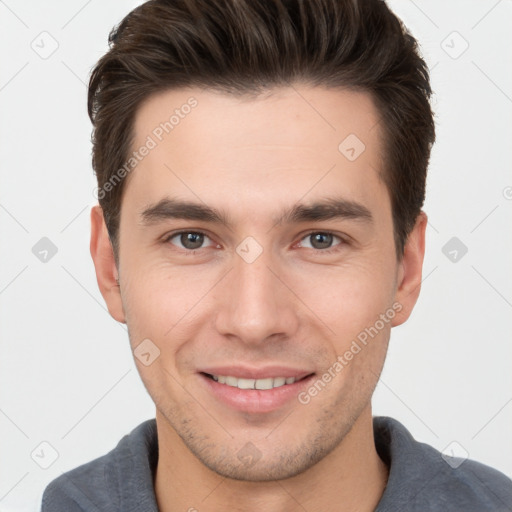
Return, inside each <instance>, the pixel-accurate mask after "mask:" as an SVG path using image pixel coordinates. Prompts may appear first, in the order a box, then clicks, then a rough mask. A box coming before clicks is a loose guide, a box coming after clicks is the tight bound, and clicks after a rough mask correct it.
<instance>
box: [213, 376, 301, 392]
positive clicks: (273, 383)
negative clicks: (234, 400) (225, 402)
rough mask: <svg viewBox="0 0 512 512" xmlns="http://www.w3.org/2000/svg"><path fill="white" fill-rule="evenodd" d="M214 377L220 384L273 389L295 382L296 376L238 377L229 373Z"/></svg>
mask: <svg viewBox="0 0 512 512" xmlns="http://www.w3.org/2000/svg"><path fill="white" fill-rule="evenodd" d="M212 377H213V380H215V381H217V382H218V383H219V384H226V385H228V386H232V387H234V388H239V389H272V388H279V387H281V386H284V385H285V384H293V383H294V382H295V377H273V378H272V377H269V378H266V379H238V378H236V377H232V376H229V375H212Z"/></svg>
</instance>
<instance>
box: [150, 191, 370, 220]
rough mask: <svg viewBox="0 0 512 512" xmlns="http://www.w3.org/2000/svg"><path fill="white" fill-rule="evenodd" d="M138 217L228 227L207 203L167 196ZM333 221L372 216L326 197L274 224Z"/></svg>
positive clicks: (361, 207) (224, 216)
mask: <svg viewBox="0 0 512 512" xmlns="http://www.w3.org/2000/svg"><path fill="white" fill-rule="evenodd" d="M140 216H141V224H142V225H145V226H149V225H153V224H157V223H159V222H161V221H164V220H167V219H185V220H196V221H203V222H211V223H214V224H221V225H223V226H226V227H228V228H230V227H231V222H230V219H229V216H228V215H227V214H226V212H224V211H222V210H217V209H215V208H212V207H210V206H207V205H206V204H201V203H194V202H191V201H184V200H179V199H173V198H169V197H165V198H163V199H161V200H160V201H158V202H157V203H155V204H152V205H149V206H148V207H146V208H145V209H144V210H143V211H142V212H141V213H140ZM332 219H350V220H357V221H363V222H366V223H372V222H373V216H372V213H371V212H370V210H369V209H368V208H367V207H366V206H364V205H362V204H360V203H357V202H354V201H350V200H347V199H343V198H325V199H322V200H318V201H316V202H314V203H312V204H296V205H294V206H293V207H292V208H289V209H284V210H283V211H282V212H281V213H280V215H279V216H278V217H276V218H274V219H273V221H274V225H280V224H293V223H300V222H305V221H314V222H318V221H323V220H332Z"/></svg>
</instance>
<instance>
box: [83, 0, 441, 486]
mask: <svg viewBox="0 0 512 512" xmlns="http://www.w3.org/2000/svg"><path fill="white" fill-rule="evenodd" d="M110 42H111V48H110V50H109V52H108V53H107V54H106V55H105V56H104V57H103V58H102V59H101V60H100V61H99V62H98V64H97V65H96V67H95V69H94V70H93V73H92V76H91V80H90V88H89V114H90V117H91V120H92V122H93V126H94V133H93V167H94V170H95V172H96V175H97V178H98V199H99V203H100V207H97V208H95V209H93V212H92V215H91V218H92V238H91V252H92V255H93V259H94V262H95V266H96V272H97V277H98V283H99V286H100V289H101V292H102V294H103V296H104V298H105V300H106V302H107V305H108V308H109V311H110V313H111V314H112V316H113V317H114V318H115V319H116V320H118V321H121V322H126V323H127V325H128V330H129V334H130V342H131V345H132V348H133V349H134V350H135V351H136V353H137V347H139V346H142V347H150V348H151V350H150V351H149V352H150V353H151V354H153V356H151V357H150V359H151V364H148V365H146V364H144V363H142V362H141V361H140V360H139V359H136V362H137V365H138V367H139V370H140V373H141V377H142V380H143V381H144V384H145V385H146V388H147V389H148V392H149V393H150V395H151V397H152V398H153V400H154V401H155V404H156V407H157V418H159V419H160V421H161V422H162V423H163V422H165V423H166V424H167V425H168V427H169V432H172V433H173V434H172V435H174V434H175V436H176V437H175V439H176V440H178V439H179V440H180V442H182V443H183V445H184V446H186V448H187V449H189V450H190V452H191V453H193V454H195V455H196V456H197V458H198V459H199V460H200V461H201V462H202V463H204V464H205V465H206V466H207V467H208V468H210V469H211V470H213V471H215V472H218V473H219V474H222V475H224V476H230V477H233V478H239V479H247V480H258V479H260V480H261V479H265V478H271V479H272V478H273V479H275V478H284V477H286V476H291V475H293V474H297V473H300V472H302V471H304V470H305V469H307V468H308V467H310V466H311V465H314V464H315V463H317V462H319V461H320V460H322V458H323V457H325V456H326V455H327V454H328V453H330V452H332V451H333V450H335V449H336V448H337V447H338V446H339V445H340V443H341V441H342V440H343V438H344V437H345V436H346V435H347V433H348V432H349V431H350V430H351V428H352V427H353V426H354V424H356V423H357V421H358V420H359V418H360V417H361V416H362V414H363V412H365V411H366V412H368V411H369V407H370V400H371V395H372V393H373V390H374V388H375V385H376V382H377V380H378V377H379V375H380V371H381V369H382V365H383V363H384V359H385V354H386V350H387V344H388V340H389V334H390V329H391V327H392V326H395V325H399V324H401V323H403V322H404V321H405V320H406V319H407V318H408V316H409V314H410V313H411V311H412V308H413V307H414V304H415V302H416V299H417V296H418V293H419V288H420V283H421V266H422V261H423V252H424V232H425V225H426V217H425V215H424V214H423V213H422V212H421V207H422V205H423V201H424V195H425V180H426V170H427V166H428V160H429V155H430V150H431V147H432V144H433V142H434V138H435V135H434V122H433V115H432V111H431V108H430V104H429V97H430V94H431V90H430V85H429V79H428V71H427V68H426V65H425V63H424V61H423V60H422V59H421V57H420V55H419V54H418V51H417V45H416V42H415V40H414V38H413V37H412V36H411V35H410V34H409V33H408V32H407V31H406V29H405V28H404V27H403V25H402V24H401V22H400V21H399V20H398V19H397V18H396V17H395V16H394V15H393V14H392V13H391V12H390V11H389V9H388V8H387V6H386V4H385V2H383V1H380V0H373V1H369V0H366V1H360V2H357V1H350V0H324V1H322V2H299V1H286V2H285V1H282V0H273V1H271V0H239V1H234V0H222V1H218V2H210V3H204V2H200V1H197V0H188V1H187V0H183V1H178V2H176V1H173V2H170V1H163V0H159V1H150V2H147V3H145V4H143V5H141V6H140V7H138V8H136V9H135V10H134V11H132V12H131V13H130V14H129V15H128V16H127V17H126V18H125V19H124V20H123V21H122V22H121V23H120V25H119V26H118V27H117V28H116V29H114V30H113V32H112V33H111V35H110ZM182 231H183V232H185V233H182ZM117 278H118V279H119V286H118V283H117V281H116V279H117ZM362 333H366V338H365V335H364V334H362ZM363 339H364V342H363ZM143 340H150V342H148V341H144V343H146V345H141V343H142V342H143ZM358 340H359V341H358ZM354 342H355V344H354ZM148 343H149V345H148ZM347 351H349V352H351V353H352V356H349V355H348V354H347ZM344 354H347V357H345V358H344V359H343V355H344ZM155 355H158V357H155ZM340 357H341V358H342V359H343V360H342V359H340ZM153 359H154V360H153ZM146 362H149V361H146ZM336 362H338V365H336ZM339 365H341V369H340V366H339ZM261 369H263V370H264V373H265V372H266V373H268V372H270V373H272V371H273V372H274V373H276V372H277V373H279V372H281V373H283V372H284V373H293V372H295V373H297V375H298V374H299V373H300V374H301V376H304V375H305V376H307V379H305V381H304V382H306V381H307V386H306V385H304V386H303V387H302V388H300V386H299V385H298V383H296V384H295V386H296V389H297V390H298V391H300V393H302V394H300V393H299V392H297V399H296V400H292V401H285V402H284V404H283V405H281V406H279V407H277V408H272V407H266V406H265V404H264V403H263V402H264V400H263V402H261V403H260V405H259V406H257V407H256V408H254V404H253V406H251V407H252V408H251V407H246V408H244V407H243V406H241V407H233V406H232V404H231V405H228V404H227V403H226V402H224V401H223V400H222V399H220V398H219V397H218V396H217V395H216V391H213V392H212V390H211V385H212V384H211V382H212V380H211V378H210V377H208V375H209V374H212V373H214V372H219V371H223V372H229V371H231V370H233V371H237V372H238V373H240V372H242V373H243V372H244V371H245V372H246V373H247V374H248V375H247V376H250V375H249V374H251V375H252V374H254V375H257V374H258V375H259V373H258V372H259V370H261ZM303 374H304V375H303ZM326 374H330V375H331V378H330V379H329V378H328V377H327V378H325V375H326ZM278 376H279V375H276V377H278ZM319 379H320V380H322V379H323V380H322V382H324V384H325V385H324V386H322V385H320V384H316V389H317V392H314V391H311V392H310V391H308V390H310V389H311V386H313V387H315V383H316V382H317V381H318V380H319ZM326 381H328V383H326ZM216 385H217V386H220V385H221V384H216ZM319 388H322V389H321V392H320V390H319ZM299 394H300V396H299ZM307 397H309V398H307ZM306 402H307V403H306ZM287 415H288V416H289V419H287V420H285V419H284V418H285V417H287ZM277 425H279V428H278V429H277V428H276V426H277ZM270 430H272V432H273V433H272V435H270V436H269V435H268V432H269V431H270ZM169 435H171V434H169ZM248 443H252V445H250V446H255V447H256V449H257V451H258V453H259V460H258V462H257V463H256V464H252V465H246V464H245V465H244V463H243V462H242V458H243V457H242V458H241V457H240V456H239V455H240V453H241V451H242V452H243V450H244V449H247V448H246V447H247V446H248ZM251 449H252V448H251Z"/></svg>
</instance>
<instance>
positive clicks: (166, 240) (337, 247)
mask: <svg viewBox="0 0 512 512" xmlns="http://www.w3.org/2000/svg"><path fill="white" fill-rule="evenodd" d="M185 233H187V234H188V233H193V234H196V235H204V236H205V237H207V238H210V237H209V236H208V235H207V234H206V233H205V232H204V231H192V230H182V231H176V232H174V233H170V234H169V235H168V236H166V237H165V238H164V240H163V243H169V242H170V241H171V240H172V239H173V238H175V237H176V236H178V235H182V234H185ZM315 234H322V235H332V236H333V237H334V238H337V239H339V240H340V243H339V244H337V245H335V246H333V247H331V248H329V249H315V248H313V250H314V251H315V252H318V253H322V254H332V253H334V252H337V251H339V250H340V246H344V245H348V243H349V242H348V241H347V240H346V239H345V238H343V237H341V236H339V235H336V234H335V233H333V232H332V231H318V230H316V231H315V230H314V231H309V232H308V233H306V234H305V235H303V236H302V238H301V239H300V241H302V240H304V239H305V238H307V237H308V236H311V235H315ZM210 240H211V238H210ZM201 249H206V247H200V248H199V249H179V250H181V251H183V252H186V253H188V254H195V253H196V251H200V250H201ZM307 249H309V247H307Z"/></svg>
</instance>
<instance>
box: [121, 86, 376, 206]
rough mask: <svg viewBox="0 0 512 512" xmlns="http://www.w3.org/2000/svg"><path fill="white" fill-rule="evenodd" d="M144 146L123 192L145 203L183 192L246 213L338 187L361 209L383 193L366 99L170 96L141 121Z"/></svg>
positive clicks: (142, 113)
mask: <svg viewBox="0 0 512 512" xmlns="http://www.w3.org/2000/svg"><path fill="white" fill-rule="evenodd" d="M144 146H146V147H149V148H150V149H149V150H147V151H144V153H145V156H144V157H143V158H140V161H138V162H137V165H136V168H135V171H134V172H132V173H131V174H130V175H129V176H128V182H127V184H126V185H125V187H127V188H128V189H130V190H131V192H130V193H131V194H132V195H134V197H133V199H135V200H136V201H137V200H139V202H144V201H146V202H148V201H155V200H157V199H159V197H162V196H163V195H164V193H168V192H174V193H175V194H174V195H176V192H177V193H178V195H182V196H188V197H189V198H192V197H193V196H194V195H195V196H196V197H195V199H198V198H209V199H215V197H222V198H223V199H224V200H226V196H228V195H229V197H230V201H232V204H235V203H238V205H239V206H241V205H243V200H244V198H245V199H249V196H251V198H252V199H253V200H254V201H255V203H256V202H257V204H258V205H259V206H260V207H263V206H265V205H266V204H267V203H268V205H270V204H271V203H272V201H274V203H275V201H277V200H279V198H283V192H286V195H287V196H288V197H289V198H290V201H293V199H294V198H295V199H296V200H298V199H299V198H300V197H301V196H304V195H305V194H310V195H315V194H320V195H321V194H322V193H324V194H325V193H326V192H328V191H332V189H333V187H335V188H336V187H337V188H339V187H341V189H342V190H341V191H342V192H343V193H345V194H346V195H348V196H350V198H354V197H355V196H358V197H357V199H358V201H363V202H364V200H365V199H367V200H372V199H373V200H374V199H375V197H373V196H375V194H377V193H378V194H382V186H383V183H382V182H381V180H380V179H379V173H380V172H381V170H382V158H381V154H382V151H381V135H380V126H379V115H378V111H377V109H376V107H375V105H374V103H373V100H372V98H371V96H370V95H369V94H367V93H364V92H357V91H348V90H340V89H324V88H318V87H304V86H303V87H299V86H294V87H284V88H279V89H272V90H270V91H268V92H267V93H266V94H265V95H264V96H262V97H258V98H254V97H235V96H232V95H227V94H222V93H218V92H214V91H211V90H200V89H176V90H170V91H165V92H162V93H159V94H155V95H153V96H151V97H149V98H148V99H147V100H146V101H145V102H144V103H143V104H142V105H141V106H140V107H139V109H138V111H137V113H136V117H135V122H134V140H133V145H132V149H133V151H136V152H137V151H139V150H140V149H141V148H143V147H144ZM139 152H140V151H139ZM130 182H133V183H132V184H130ZM308 190H309V191H308ZM237 196H238V197H237ZM242 196H243V197H242ZM312 199H313V197H312ZM255 203H253V204H255ZM248 205H249V203H247V206H248Z"/></svg>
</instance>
